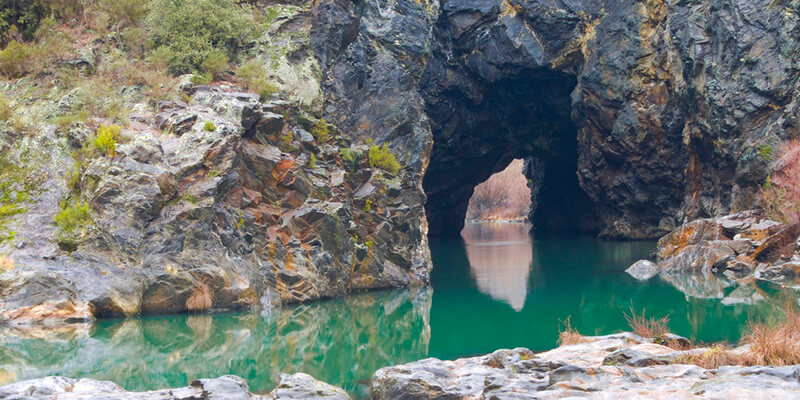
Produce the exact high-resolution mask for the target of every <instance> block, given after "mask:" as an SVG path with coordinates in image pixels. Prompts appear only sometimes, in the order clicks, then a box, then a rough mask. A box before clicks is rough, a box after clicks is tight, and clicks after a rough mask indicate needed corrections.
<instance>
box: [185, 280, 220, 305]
mask: <svg viewBox="0 0 800 400" xmlns="http://www.w3.org/2000/svg"><path fill="white" fill-rule="evenodd" d="M213 304H214V294H213V293H212V292H211V289H209V288H208V285H206V284H205V283H200V284H198V285H197V286H195V288H194V290H193V291H192V295H191V296H189V298H188V299H186V309H187V310H189V311H195V312H198V311H208V310H210V309H211V306H212V305H213Z"/></svg>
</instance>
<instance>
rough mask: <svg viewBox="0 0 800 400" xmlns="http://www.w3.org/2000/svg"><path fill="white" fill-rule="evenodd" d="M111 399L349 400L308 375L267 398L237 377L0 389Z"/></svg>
mask: <svg viewBox="0 0 800 400" xmlns="http://www.w3.org/2000/svg"><path fill="white" fill-rule="evenodd" d="M88 398H111V399H130V400H150V399H152V400H156V399H158V400H164V399H172V400H190V399H194V400H216V399H231V400H234V399H235V400H302V399H331V400H349V399H350V396H348V395H347V393H346V392H345V391H344V390H342V389H339V388H336V387H334V386H331V385H328V384H326V383H323V382H319V381H317V380H315V379H314V378H312V377H311V376H309V375H306V374H302V373H298V374H294V375H288V374H283V375H281V377H280V379H279V382H278V387H277V388H276V389H275V390H273V391H272V392H270V393H269V394H267V395H264V396H260V395H255V394H252V393H250V390H249V388H248V387H247V383H246V382H245V381H244V380H243V379H242V378H239V377H238V376H233V375H226V376H222V377H220V378H216V379H199V380H196V381H194V382H192V384H191V385H190V386H187V387H183V388H176V389H163V390H154V391H150V392H128V391H126V390H125V389H123V388H122V387H120V386H118V385H117V384H115V383H113V382H108V381H96V380H94V379H70V378H62V377H55V376H51V377H47V378H42V379H35V380H30V381H23V382H17V383H12V384H10V385H6V386H2V387H0V399H8V400H17V399H20V400H21V399H48V400H70V399H88Z"/></svg>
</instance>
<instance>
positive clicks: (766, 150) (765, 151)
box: [758, 144, 773, 162]
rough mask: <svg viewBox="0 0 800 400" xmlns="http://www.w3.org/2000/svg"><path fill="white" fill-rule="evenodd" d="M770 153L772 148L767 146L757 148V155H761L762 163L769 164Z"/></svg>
mask: <svg viewBox="0 0 800 400" xmlns="http://www.w3.org/2000/svg"><path fill="white" fill-rule="evenodd" d="M772 152H773V150H772V146H770V145H768V144H765V145H762V146H759V147H758V154H760V155H761V158H763V159H764V161H767V162H769V161H770V160H772Z"/></svg>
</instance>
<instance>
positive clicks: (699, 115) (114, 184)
mask: <svg viewBox="0 0 800 400" xmlns="http://www.w3.org/2000/svg"><path fill="white" fill-rule="evenodd" d="M293 3H297V4H294V5H293V4H287V5H281V6H280V8H279V9H278V11H277V12H276V13H275V15H274V19H275V20H274V21H273V22H272V25H271V27H270V29H269V30H268V32H267V34H266V35H265V37H264V38H262V39H260V40H258V41H257V42H256V43H254V44H253V49H252V50H250V51H251V52H252V53H253V54H254V55H255V56H256V57H260V58H259V59H260V60H263V62H264V63H270V65H271V66H273V67H275V68H274V70H275V71H277V72H276V74H277V75H276V76H277V78H278V81H279V82H280V83H281V89H282V90H283V95H282V96H280V97H279V98H273V99H271V100H270V99H266V100H264V101H261V100H260V99H259V98H258V96H253V95H249V94H246V93H239V92H238V91H237V90H238V89H237V88H236V87H230V86H229V85H222V86H220V85H217V86H211V87H209V86H195V85H191V84H188V83H184V84H182V85H179V86H178V87H176V88H175V90H179V91H182V92H183V93H184V100H185V101H182V102H161V103H156V102H154V101H150V102H148V101H147V99H144V100H143V99H142V96H143V95H142V94H141V93H139V92H137V89H136V88H135V87H132V88H120V90H119V95H120V96H127V97H126V98H127V99H128V101H130V102H133V103H136V104H140V103H141V104H143V105H142V106H141V107H134V110H136V112H135V113H134V115H131V116H130V119H131V121H132V123H131V124H129V126H128V127H127V129H126V130H125V131H124V132H123V133H124V135H125V136H126V137H127V138H128V139H129V140H128V142H127V143H124V144H123V143H120V144H118V146H117V148H116V151H115V152H113V153H114V155H113V157H95V158H93V159H91V160H87V164H86V165H82V166H80V167H79V168H77V169H76V168H75V167H73V166H74V165H75V159H74V156H71V154H74V151H75V150H76V149H80V148H81V147H82V146H84V145H85V141H86V136H87V133H86V132H85V129H84V128H82V127H81V126H79V125H78V126H74V127H69V129H58V130H57V129H54V127H53V125H52V124H50V123H48V121H50V120H51V118H52V117H57V116H58V115H59V113H65V112H67V111H69V110H71V109H75V108H80V104H76V103H75V98H76V96H74V95H72V96H70V95H67V96H58V97H56V96H49V95H45V96H41V97H39V98H34V99H32V98H30V97H25V96H24V93H25V90H26V82H25V79H24V78H23V80H22V82H6V83H4V90H5V92H6V93H7V95H8V96H9V98H11V99H12V100H13V99H15V98H18V99H19V100H17V104H15V106H16V109H18V110H20V109H22V110H25V111H23V113H24V114H25V116H26V118H28V119H29V120H32V121H34V122H35V126H36V129H34V130H33V132H35V134H27V135H23V134H20V133H19V132H15V129H14V126H12V125H13V124H9V123H6V124H4V127H3V137H2V139H3V140H2V146H3V152H4V154H5V156H4V159H3V162H4V164H3V165H13V166H15V167H14V168H13V171H12V168H10V167H9V168H5V170H6V171H10V172H14V173H13V174H11V173H9V174H6V175H4V177H6V178H7V177H8V176H11V175H13V176H12V177H11V178H9V179H8V180H5V181H4V182H11V183H8V185H11V186H6V187H7V188H8V187H10V188H12V192H14V193H17V194H19V193H23V192H24V194H25V196H19V195H15V196H12V197H13V198H14V199H16V200H19V201H20V202H23V203H24V212H20V213H17V212H15V213H12V215H10V216H7V215H5V214H4V215H3V225H2V226H3V227H4V229H5V230H6V231H8V232H12V233H13V234H12V235H6V237H8V238H10V239H11V240H4V242H3V244H0V246H2V247H0V253H3V254H5V255H6V256H5V258H4V260H5V261H4V262H3V267H2V268H3V270H5V272H3V273H2V274H0V317H2V318H3V319H7V320H16V321H25V320H42V319H48V318H53V319H57V320H58V319H69V320H73V319H78V320H81V319H90V318H92V317H106V316H120V315H133V314H137V313H158V312H180V311H187V310H189V311H191V310H197V311H200V310H206V309H212V308H214V309H231V308H249V307H260V306H271V305H275V304H280V303H285V302H294V301H307V300H314V299H320V298H326V297H334V296H341V295H344V294H347V293H349V292H351V291H355V290H366V289H373V288H380V287H392V286H405V285H411V284H415V283H425V282H427V280H428V272H429V270H430V268H431V265H430V257H429V251H428V244H427V234H428V231H429V230H430V232H431V233H434V234H438V233H443V234H447V233H450V234H452V233H456V232H458V231H459V230H460V228H461V226H462V224H463V219H464V212H465V210H466V206H467V203H468V200H469V196H470V194H471V191H472V188H473V187H474V185H475V184H477V183H479V182H480V181H482V180H483V179H485V178H486V177H488V176H489V175H490V174H491V173H493V172H496V171H499V170H501V169H502V168H504V167H505V166H506V165H507V163H508V162H509V161H510V160H511V159H513V158H525V159H527V160H528V165H529V166H531V167H532V168H529V169H528V178H529V185H530V186H531V187H532V189H533V190H532V193H533V197H534V205H535V206H536V207H535V209H534V210H533V211H532V215H533V216H534V220H535V222H536V225H537V229H541V230H579V231H590V232H596V233H599V234H601V235H603V236H605V237H617V238H654V237H657V236H660V235H663V234H665V233H667V232H668V231H670V230H671V229H673V228H674V227H676V226H677V225H680V224H681V223H683V222H685V221H687V220H691V219H695V218H698V217H708V216H715V215H720V214H723V213H728V212H730V211H737V210H742V209H745V208H750V207H751V206H753V205H754V203H755V193H756V192H757V191H758V189H759V188H760V187H761V185H762V184H763V183H764V182H765V179H766V177H767V176H768V170H769V164H770V161H771V157H772V155H773V154H774V152H775V151H776V149H777V148H778V146H779V144H780V142H781V140H784V139H788V138H791V137H794V136H796V135H797V130H798V122H797V120H796V119H795V117H794V115H795V114H796V112H797V107H798V103H797V93H798V79H797V78H798V76H800V71H798V65H797V60H796V54H797V50H798V43H800V28H798V11H800V10H798V5H799V4H800V3H798V2H797V1H778V2H776V1H767V0H760V1H749V0H748V1H745V0H738V1H736V0H734V1H730V0H704V1H695V2H685V1H677V0H669V1H657V0H647V1H633V0H625V1H539V0H480V1H478V0H443V1H441V2H438V1H430V0H419V1H405V0H402V1H401V0H360V1H350V0H322V1H315V2H293ZM118 45H119V44H118V43H115V42H114V40H113V38H105V39H103V40H100V41H96V42H93V43H92V45H91V46H93V48H92V49H91V50H92V54H94V55H95V56H94V57H90V59H88V60H86V61H85V64H87V65H91V66H92V67H93V66H94V63H95V62H96V61H98V60H101V59H102V54H105V52H107V50H108V49H109V48H114V47H115V46H118ZM79 61H80V60H79ZM76 65H83V64H81V63H80V62H78V63H77V64H76ZM89 70H90V71H91V70H92V68H89ZM77 97H79V96H77ZM207 122H211V123H212V125H211V126H213V127H214V129H206V127H207V126H208V124H207ZM323 127H324V129H325V131H328V130H330V132H331V137H330V139H328V138H327V137H326V138H325V139H324V140H323V139H320V138H319V137H315V136H314V135H312V134H311V133H310V132H311V131H314V130H315V128H319V129H321V128H323ZM371 141H374V143H376V144H378V145H382V144H386V145H388V148H389V149H391V151H392V152H393V153H394V154H395V155H396V156H397V158H398V160H399V161H400V164H401V166H402V168H401V169H400V170H399V171H397V172H396V173H394V172H393V171H389V172H387V171H384V170H381V169H379V168H375V167H374V166H373V165H372V163H371V162H370V161H369V155H368V154H367V153H368V152H369V148H370V146H372V142H371ZM312 156H313V157H312ZM75 170H77V171H78V173H77V175H76V174H75V172H74V171H75ZM67 175H69V176H67ZM65 176H67V177H66V178H65ZM14 177H16V178H14ZM73 177H74V178H73ZM12 178H13V179H12ZM23 178H24V179H23ZM4 179H5V178H4ZM23 198H24V201H23ZM63 201H68V202H75V203H74V204H75V205H76V206H77V207H86V206H85V205H88V207H87V208H86V212H87V213H88V215H89V216H90V219H89V220H87V221H84V222H85V223H81V224H79V225H80V233H81V235H79V236H81V237H80V240H79V241H77V242H76V241H74V240H69V241H66V242H65V241H64V240H63V239H64V232H59V230H58V229H57V228H56V226H55V225H54V224H53V220H54V219H55V217H56V216H57V214H58V212H59V208H63V207H60V206H59V203H60V202H63ZM16 210H20V209H16ZM79 211H80V210H79ZM67 233H68V234H69V233H73V232H67ZM67 236H70V235H67ZM58 244H60V245H61V246H58ZM12 259H13V262H10V261H9V260H12Z"/></svg>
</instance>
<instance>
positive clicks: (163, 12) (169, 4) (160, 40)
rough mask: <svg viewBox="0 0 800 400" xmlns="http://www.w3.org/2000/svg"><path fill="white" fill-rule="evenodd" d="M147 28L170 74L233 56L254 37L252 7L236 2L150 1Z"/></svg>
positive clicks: (226, 0)
mask: <svg viewBox="0 0 800 400" xmlns="http://www.w3.org/2000/svg"><path fill="white" fill-rule="evenodd" d="M147 27H148V28H149V33H150V41H151V42H152V45H153V47H154V48H155V49H156V50H157V53H156V55H157V58H161V59H163V60H164V61H166V62H167V64H168V65H169V70H170V72H171V73H173V74H182V73H187V72H193V71H197V70H198V69H200V68H201V66H202V64H203V63H204V62H205V61H206V60H208V59H209V58H213V57H218V56H215V54H219V53H222V54H225V55H226V56H228V57H234V56H235V55H236V54H237V52H238V51H239V50H240V49H242V48H243V47H244V46H245V45H246V44H248V43H249V42H250V41H251V40H252V39H254V38H255V37H256V36H258V27H257V26H256V24H255V19H254V18H253V10H252V8H251V7H250V6H248V5H241V4H239V3H238V2H237V1H236V0H153V1H152V2H151V11H150V15H149V16H148V18H147ZM215 61H219V58H217V59H216V60H215Z"/></svg>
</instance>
